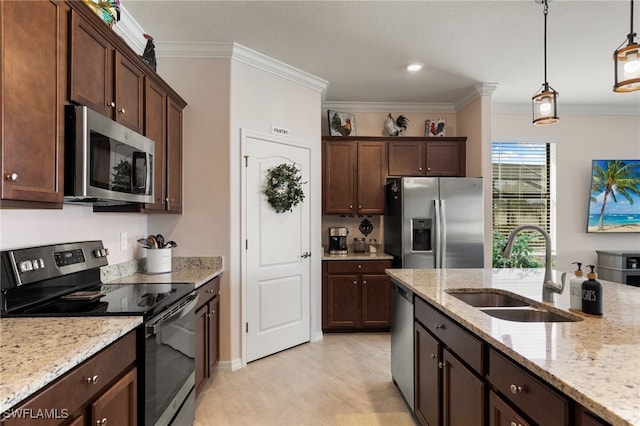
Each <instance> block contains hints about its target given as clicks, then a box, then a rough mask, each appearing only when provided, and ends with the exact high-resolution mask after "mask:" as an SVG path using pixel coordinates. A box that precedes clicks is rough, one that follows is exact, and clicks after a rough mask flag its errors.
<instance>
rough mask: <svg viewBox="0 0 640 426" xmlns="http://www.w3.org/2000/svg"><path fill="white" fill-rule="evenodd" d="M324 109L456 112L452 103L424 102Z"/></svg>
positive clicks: (357, 104) (327, 106)
mask: <svg viewBox="0 0 640 426" xmlns="http://www.w3.org/2000/svg"><path fill="white" fill-rule="evenodd" d="M322 109H323V110H325V109H330V110H332V111H343V112H389V111H403V112H433V113H436V112H437V113H452V114H454V113H455V112H456V110H455V109H454V107H453V105H452V104H450V103H422V102H323V103H322Z"/></svg>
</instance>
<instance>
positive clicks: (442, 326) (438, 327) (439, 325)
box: [435, 323, 444, 330]
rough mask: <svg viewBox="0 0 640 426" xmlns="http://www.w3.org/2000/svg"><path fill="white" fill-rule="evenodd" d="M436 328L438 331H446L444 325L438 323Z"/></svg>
mask: <svg viewBox="0 0 640 426" xmlns="http://www.w3.org/2000/svg"><path fill="white" fill-rule="evenodd" d="M435 327H436V330H444V324H438V323H436V325H435Z"/></svg>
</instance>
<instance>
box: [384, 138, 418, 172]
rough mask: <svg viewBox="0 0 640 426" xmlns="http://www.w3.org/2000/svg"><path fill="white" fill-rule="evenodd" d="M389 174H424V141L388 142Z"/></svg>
mask: <svg viewBox="0 0 640 426" xmlns="http://www.w3.org/2000/svg"><path fill="white" fill-rule="evenodd" d="M388 149H389V173H388V175H389V176H424V173H425V167H424V164H425V143H424V142H401V141H398V142H395V141H394V142H389V147H388Z"/></svg>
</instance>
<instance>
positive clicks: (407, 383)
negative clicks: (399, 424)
mask: <svg viewBox="0 0 640 426" xmlns="http://www.w3.org/2000/svg"><path fill="white" fill-rule="evenodd" d="M413 318H414V313H413V293H412V292H411V291H409V290H407V289H405V288H404V287H402V286H400V285H398V284H397V283H395V282H392V283H391V377H393V381H394V382H395V383H396V385H397V386H398V388H399V389H400V392H401V393H402V395H403V396H404V399H405V401H407V404H408V405H409V407H410V408H411V410H412V411H413V407H414V401H415V399H414V398H415V386H414V368H413V365H414V364H413V359H414V356H413V353H414V351H413V337H414V336H413Z"/></svg>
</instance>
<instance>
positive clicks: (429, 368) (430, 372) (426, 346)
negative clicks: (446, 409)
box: [414, 322, 480, 426]
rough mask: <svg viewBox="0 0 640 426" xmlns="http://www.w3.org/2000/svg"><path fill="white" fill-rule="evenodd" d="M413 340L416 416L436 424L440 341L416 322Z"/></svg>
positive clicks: (438, 420)
mask: <svg viewBox="0 0 640 426" xmlns="http://www.w3.org/2000/svg"><path fill="white" fill-rule="evenodd" d="M414 341H415V343H414V344H415V367H416V371H415V386H416V389H415V398H416V400H415V413H416V417H417V418H418V420H420V423H421V424H423V425H431V426H438V425H440V424H441V419H442V409H441V407H442V398H441V395H442V393H441V391H440V388H441V374H442V373H441V372H442V370H441V369H440V368H439V367H438V362H439V361H440V356H441V355H440V353H441V350H440V343H439V342H438V341H437V340H436V339H435V338H434V337H433V336H432V335H431V334H429V332H428V331H427V330H426V329H425V328H424V327H422V325H420V323H418V322H415V339H414ZM470 424H474V423H470ZM476 424H480V423H476Z"/></svg>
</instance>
